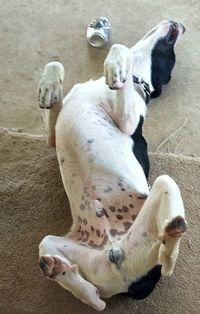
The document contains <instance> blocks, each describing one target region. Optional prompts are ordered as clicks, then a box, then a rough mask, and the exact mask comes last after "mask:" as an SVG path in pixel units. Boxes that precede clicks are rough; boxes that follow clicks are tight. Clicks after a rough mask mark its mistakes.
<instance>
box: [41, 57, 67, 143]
mask: <svg viewBox="0 0 200 314" xmlns="http://www.w3.org/2000/svg"><path fill="white" fill-rule="evenodd" d="M63 80H64V68H63V65H62V64H61V63H59V62H50V63H47V64H46V66H45V68H44V72H43V75H42V78H41V80H40V82H39V85H38V102H39V106H40V108H41V109H43V111H42V116H43V119H44V123H45V128H46V141H47V144H48V145H49V146H55V125H56V121H57V117H58V114H59V112H60V110H61V108H62V105H63V87H62V83H63Z"/></svg>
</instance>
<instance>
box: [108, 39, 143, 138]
mask: <svg viewBox="0 0 200 314" xmlns="http://www.w3.org/2000/svg"><path fill="white" fill-rule="evenodd" d="M104 76H105V79H106V84H107V85H108V86H109V88H110V89H112V90H116V99H115V102H114V108H113V111H112V112H111V113H110V115H111V116H112V119H113V120H114V121H115V122H116V124H117V125H118V127H119V128H120V130H121V131H122V132H124V133H126V134H128V135H132V134H133V133H134V131H135V130H136V128H137V126H138V123H139V121H140V116H143V117H144V116H145V113H146V104H145V101H144V99H143V98H142V97H141V96H140V95H139V94H138V92H137V91H136V90H135V87H134V84H133V75H132V57H131V51H130V49H129V48H127V47H126V46H124V45H118V44H117V45H113V46H112V47H111V49H110V51H109V53H108V56H107V58H106V59H105V62H104Z"/></svg>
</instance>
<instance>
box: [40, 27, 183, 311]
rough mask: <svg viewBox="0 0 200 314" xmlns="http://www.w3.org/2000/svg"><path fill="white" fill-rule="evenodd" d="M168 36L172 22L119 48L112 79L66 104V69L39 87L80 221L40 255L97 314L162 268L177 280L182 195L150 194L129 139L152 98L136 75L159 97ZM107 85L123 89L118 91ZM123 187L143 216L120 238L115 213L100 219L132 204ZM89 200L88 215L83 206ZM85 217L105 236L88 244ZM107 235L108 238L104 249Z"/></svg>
mask: <svg viewBox="0 0 200 314" xmlns="http://www.w3.org/2000/svg"><path fill="white" fill-rule="evenodd" d="M168 29H169V23H168V22H166V21H164V22H162V23H160V24H159V25H158V26H157V27H156V28H154V29H153V30H152V31H150V32H149V34H147V35H146V36H145V37H144V38H143V39H142V40H141V41H139V43H137V44H136V45H135V46H134V47H133V48H131V49H128V48H127V47H125V46H123V45H113V46H112V48H111V50H110V52H109V54H108V56H107V58H106V60H105V63H104V74H105V78H104V77H102V78H100V79H98V80H96V81H93V80H90V81H88V82H86V83H83V84H77V85H75V86H74V87H73V88H72V90H71V91H70V92H69V94H68V95H67V96H66V97H65V98H64V101H63V100H62V81H63V79H64V69H63V66H62V65H61V64H60V63H58V62H52V63H49V64H48V65H47V66H46V67H45V71H44V74H43V77H42V80H41V81H40V84H39V102H40V106H41V107H43V108H47V107H52V108H51V109H50V110H46V109H45V112H46V125H47V130H48V133H47V142H48V144H49V145H51V146H53V145H54V144H55V143H56V152H57V156H58V161H59V166H60V172H61V176H62V180H63V184H64V187H65V190H66V193H67V195H68V198H69V202H70V207H71V212H72V217H73V226H72V229H71V231H70V233H69V234H68V235H67V236H65V237H56V236H46V237H45V238H44V239H43V240H42V242H41V243H40V246H39V255H40V258H45V256H46V260H47V259H48V258H49V261H50V262H51V263H54V262H55V264H56V261H57V262H58V263H59V262H60V260H61V262H62V265H63V267H64V269H65V268H66V269H67V270H66V271H65V272H60V273H59V274H57V276H56V277H55V278H54V280H55V281H56V282H58V283H59V284H60V285H61V286H62V287H64V288H65V289H67V290H70V291H71V292H72V293H73V294H74V295H75V296H76V297H78V298H79V299H81V300H82V301H83V302H85V303H87V304H89V305H90V306H92V307H93V308H95V309H96V310H103V309H104V308H105V302H104V301H102V300H101V299H100V296H101V297H111V296H112V295H114V294H117V293H120V292H126V291H127V289H128V287H129V286H130V284H131V283H132V282H133V281H134V280H136V279H137V278H139V277H141V276H143V275H145V274H146V273H147V272H148V271H149V270H150V269H151V268H153V267H154V266H155V265H156V264H158V263H161V265H162V274H163V275H171V274H172V272H173V269H174V266H175V262H176V258H177V255H178V250H179V243H180V237H168V236H167V235H166V232H165V228H166V226H167V224H168V223H169V222H171V221H172V220H173V219H174V218H176V217H177V216H181V217H183V219H184V206H183V202H182V198H181V194H180V191H179V188H178V186H177V184H176V183H175V182H174V181H173V180H172V179H171V178H170V177H168V176H166V175H165V176H161V177H159V178H157V179H156V181H155V182H154V184H153V187H152V189H151V191H150V192H149V188H148V184H147V181H146V178H145V175H144V172H143V170H142V167H141V166H140V164H139V163H138V161H137V159H136V158H135V156H134V154H133V152H132V145H133V142H132V140H131V138H130V137H129V135H130V134H132V133H133V132H134V131H135V129H136V127H137V125H138V122H139V118H140V115H142V116H143V117H145V115H146V104H145V100H144V97H142V96H141V95H140V94H138V92H137V90H136V88H135V85H134V84H133V81H132V74H133V73H134V74H136V75H139V76H141V77H142V78H143V79H144V80H145V81H146V82H147V83H148V84H149V85H150V89H151V91H153V87H152V85H151V78H150V75H151V74H150V73H151V59H150V54H151V50H152V47H153V45H154V44H155V42H156V40H157V39H158V38H160V37H162V36H165V35H166V33H167V31H168ZM105 79H106V83H107V84H108V85H109V87H110V88H112V89H116V90H110V89H109V87H108V86H107V85H106V84H105ZM55 96H56V97H55ZM55 99H56V101H55ZM62 102H63V107H62ZM61 107H62V110H61V111H60V113H59V110H60V109H61ZM56 120H57V122H56ZM55 124H56V127H55V130H54V126H55ZM55 134H56V135H55ZM120 180H121V181H120ZM121 182H123V184H124V186H125V187H126V190H128V191H129V192H128V193H129V194H130V193H132V198H133V199H134V202H135V203H134V204H136V207H137V206H138V210H137V212H135V214H136V215H137V214H138V212H139V214H138V216H137V218H136V220H135V221H134V223H133V224H132V226H130V228H129V229H128V230H127V232H126V233H124V234H121V236H115V235H113V234H112V233H111V228H117V230H119V231H120V230H122V227H123V224H122V223H121V222H120V221H116V218H115V216H114V214H112V213H111V212H109V215H108V217H107V216H106V215H103V216H102V217H98V215H97V214H98V213H101V211H102V208H103V207H104V208H105V209H106V210H107V211H108V209H107V208H109V206H110V205H113V206H116V208H117V206H118V205H119V204H120V206H121V207H123V206H124V208H126V207H127V206H126V201H127V197H125V198H124V199H123V195H125V194H123V193H126V191H125V192H124V191H123V192H122V190H123V189H121V188H119V186H120V184H121ZM130 191H131V192H130ZM84 193H85V194H84ZM140 194H146V195H149V196H148V197H147V199H146V201H144V200H141V199H140V200H139V199H138V195H140ZM84 195H86V196H85V197H86V201H85V204H87V206H88V207H87V208H84V206H86V205H84V204H83V203H82V202H83V201H82V200H83V198H84ZM127 195H128V194H127ZM88 200H89V201H88ZM88 202H89V203H88ZM116 204H117V205H116ZM124 204H125V205H124ZM127 204H128V203H127ZM81 206H82V208H84V209H83V210H81ZM129 212H130V210H129ZM80 215H81V220H82V221H84V219H85V222H86V221H87V224H86V227H85V228H86V229H85V230H86V231H88V230H89V229H87V228H89V227H88V226H91V225H92V226H94V227H95V230H97V231H96V232H97V235H95V236H94V235H93V234H94V232H93V231H91V232H90V235H89V238H88V240H86V241H85V240H84V239H85V238H84V237H87V236H88V235H87V232H86V236H85V234H84V235H83V236H82V238H81V239H80V231H78V225H79V223H78V222H79V220H80ZM127 215H128V214H127ZM123 219H124V218H123ZM126 219H128V218H126ZM82 225H83V227H84V224H83V223H82ZM82 225H81V226H82ZM99 232H100V234H101V236H102V235H103V237H102V238H103V239H105V241H104V243H103V244H102V243H100V241H101V239H100V236H98V233H99ZM90 237H92V238H91V239H92V241H97V245H96V247H92V246H91V245H90V244H89V239H90ZM163 240H164V241H165V245H164V244H162V242H161V241H163ZM111 248H115V253H117V254H118V253H119V254H120V252H122V259H121V260H120V263H119V265H116V264H114V263H111V262H110V260H109V258H108V253H109V250H110V249H111ZM51 258H52V259H51ZM59 259H60V260H59ZM47 261H48V260H47ZM47 264H48V263H47ZM74 264H75V265H78V267H77V268H76V267H75V266H73V265H74ZM46 267H48V265H47V266H46ZM70 269H71V270H70ZM97 289H98V291H99V293H100V296H99V294H98V292H97Z"/></svg>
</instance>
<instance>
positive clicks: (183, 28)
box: [168, 20, 186, 33]
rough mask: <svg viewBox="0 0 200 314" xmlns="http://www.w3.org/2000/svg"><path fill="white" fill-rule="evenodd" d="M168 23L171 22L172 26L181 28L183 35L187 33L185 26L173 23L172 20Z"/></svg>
mask: <svg viewBox="0 0 200 314" xmlns="http://www.w3.org/2000/svg"><path fill="white" fill-rule="evenodd" d="M168 22H169V23H170V24H171V25H173V26H175V27H178V26H179V27H181V28H182V31H183V33H185V31H186V29H185V26H183V24H181V23H177V22H175V21H171V20H169V21H168Z"/></svg>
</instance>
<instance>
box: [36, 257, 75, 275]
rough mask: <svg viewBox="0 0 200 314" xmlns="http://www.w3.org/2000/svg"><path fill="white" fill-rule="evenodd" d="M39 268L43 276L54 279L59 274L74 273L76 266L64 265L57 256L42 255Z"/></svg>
mask: <svg viewBox="0 0 200 314" xmlns="http://www.w3.org/2000/svg"><path fill="white" fill-rule="evenodd" d="M39 266H40V270H41V272H42V273H43V274H44V276H46V277H49V278H51V279H55V278H56V276H58V275H59V274H63V275H65V273H66V272H69V271H72V272H76V271H77V269H78V266H77V265H76V264H74V265H70V264H67V263H65V262H64V261H63V260H62V259H61V258H60V257H59V256H57V255H55V256H51V255H44V256H41V257H40V258H39Z"/></svg>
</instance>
